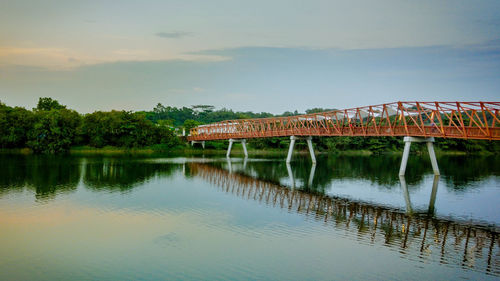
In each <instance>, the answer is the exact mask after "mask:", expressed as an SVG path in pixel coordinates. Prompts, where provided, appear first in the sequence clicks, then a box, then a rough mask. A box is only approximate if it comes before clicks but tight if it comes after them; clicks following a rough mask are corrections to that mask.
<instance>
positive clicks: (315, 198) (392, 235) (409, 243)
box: [186, 163, 500, 275]
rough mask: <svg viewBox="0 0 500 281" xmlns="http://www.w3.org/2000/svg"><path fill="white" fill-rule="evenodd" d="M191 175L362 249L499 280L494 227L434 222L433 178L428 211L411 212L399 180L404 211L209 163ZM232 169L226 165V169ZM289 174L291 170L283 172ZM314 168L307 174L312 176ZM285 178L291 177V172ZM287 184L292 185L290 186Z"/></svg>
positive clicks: (191, 167) (190, 166)
mask: <svg viewBox="0 0 500 281" xmlns="http://www.w3.org/2000/svg"><path fill="white" fill-rule="evenodd" d="M186 165H188V169H189V170H190V173H191V175H193V176H198V177H201V178H203V179H205V180H206V181H208V182H209V183H211V184H212V185H213V186H215V187H217V188H218V189H219V190H221V191H224V192H227V193H230V194H233V195H236V196H238V197H241V198H243V199H245V200H255V201H257V202H259V203H262V204H266V205H269V206H273V207H277V208H282V209H286V210H287V211H288V212H294V213H297V214H300V215H304V216H305V217H307V218H313V219H314V220H316V221H318V222H321V223H323V224H324V225H325V226H327V227H330V226H333V227H334V228H335V230H338V231H344V233H345V234H346V236H347V237H348V238H351V239H356V240H357V241H359V242H360V243H363V244H372V245H383V246H387V247H389V248H390V249H392V250H397V251H399V252H400V253H401V254H402V255H403V256H404V257H405V258H408V259H415V258H417V259H419V260H421V261H423V262H425V261H429V260H431V261H435V262H439V263H441V264H443V265H452V266H461V267H464V268H468V269H471V270H476V271H484V272H486V273H488V274H493V275H500V256H499V255H500V239H499V229H498V228H497V227H496V226H485V225H481V224H480V223H473V222H465V221H460V220H453V219H445V218H438V217H436V216H434V215H433V209H434V202H435V197H436V191H437V188H438V187H437V183H438V178H437V177H436V178H435V179H434V182H433V189H432V193H431V195H430V204H429V212H426V213H420V214H419V213H415V212H413V210H412V208H411V201H410V197H409V193H408V191H407V187H406V181H405V180H404V178H402V181H401V186H402V188H403V190H405V192H404V194H405V199H406V202H407V211H406V212H405V211H404V210H399V209H396V208H390V207H387V206H383V205H376V204H372V203H366V202H359V201H355V200H349V199H346V198H340V197H332V196H327V195H325V194H322V193H312V192H305V191H303V190H300V189H296V188H289V187H286V186H284V185H281V184H279V183H275V182H272V181H266V180H262V179H258V178H255V177H252V176H249V175H245V174H242V173H240V172H234V171H232V168H230V169H231V170H226V169H223V168H220V167H216V166H215V165H211V164H203V163H188V164H186ZM229 167H231V166H229ZM287 168H288V169H291V167H290V166H288V167H287ZM314 168H315V167H314V166H313V169H312V171H311V173H310V175H313V174H314ZM290 175H293V173H291V172H290ZM293 182H294V181H293V180H292V184H293Z"/></svg>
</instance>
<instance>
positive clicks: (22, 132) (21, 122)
mask: <svg viewBox="0 0 500 281" xmlns="http://www.w3.org/2000/svg"><path fill="white" fill-rule="evenodd" d="M34 121H35V119H34V115H33V112H31V111H29V110H26V109H24V108H22V107H14V108H13V107H9V106H6V105H4V104H2V103H0V147H1V148H15V147H23V146H24V145H25V144H26V141H27V140H28V132H29V131H30V130H31V128H32V127H33V124H34Z"/></svg>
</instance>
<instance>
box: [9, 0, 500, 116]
mask: <svg viewBox="0 0 500 281" xmlns="http://www.w3.org/2000/svg"><path fill="white" fill-rule="evenodd" d="M499 11H500V1H498V0H494V1H480V0H476V1H470V0H467V1H459V0H454V1H438V0H433V1H409V0H408V1H393V0H379V1H372V0H360V1H353V0H349V1H333V0H332V1H270V0H267V1H255V0H252V1H205V0H203V1H186V0H183V1H164V0H161V1H102V0H99V1H70V0H62V1H52V0H45V1H38V0H32V1H22V0H12V1H6V0H0V101H2V102H4V103H7V104H8V105H12V106H14V105H19V106H25V107H27V108H31V107H33V106H35V104H36V102H37V100H38V97H41V96H50V97H53V98H56V99H58V100H59V101H60V102H61V103H63V104H66V105H68V106H69V107H71V108H74V109H76V110H78V111H80V112H92V111H94V110H110V109H126V110H144V109H146V110H150V109H152V108H153V107H154V106H155V105H156V104H157V103H159V102H160V103H162V104H164V105H174V106H190V105H195V104H211V105H215V106H216V107H218V108H220V107H227V108H232V109H236V110H244V111H247V110H250V111H268V112H272V113H281V112H283V111H285V110H295V109H297V110H299V111H304V110H305V109H307V108H312V107H325V108H344V107H355V106H363V105H370V104H378V103H384V102H391V101H398V100H440V101H443V100H451V101H455V100H470V101H475V100H485V101H500V12H499Z"/></svg>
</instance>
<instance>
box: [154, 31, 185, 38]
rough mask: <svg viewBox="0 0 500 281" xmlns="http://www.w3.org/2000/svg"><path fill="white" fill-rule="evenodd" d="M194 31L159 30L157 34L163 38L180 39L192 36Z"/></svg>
mask: <svg viewBox="0 0 500 281" xmlns="http://www.w3.org/2000/svg"><path fill="white" fill-rule="evenodd" d="M192 34H193V33H192V32H185V31H173V32H158V33H156V34H155V35H156V36H158V37H161V38H173V39H179V38H182V37H186V36H190V35H192Z"/></svg>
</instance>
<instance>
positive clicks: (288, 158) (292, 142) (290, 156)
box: [286, 136, 296, 163]
mask: <svg viewBox="0 0 500 281" xmlns="http://www.w3.org/2000/svg"><path fill="white" fill-rule="evenodd" d="M295 139H296V138H295V136H291V137H290V147H289V148H288V156H287V157H286V162H287V163H290V162H291V161H292V154H293V147H294V146H295Z"/></svg>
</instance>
